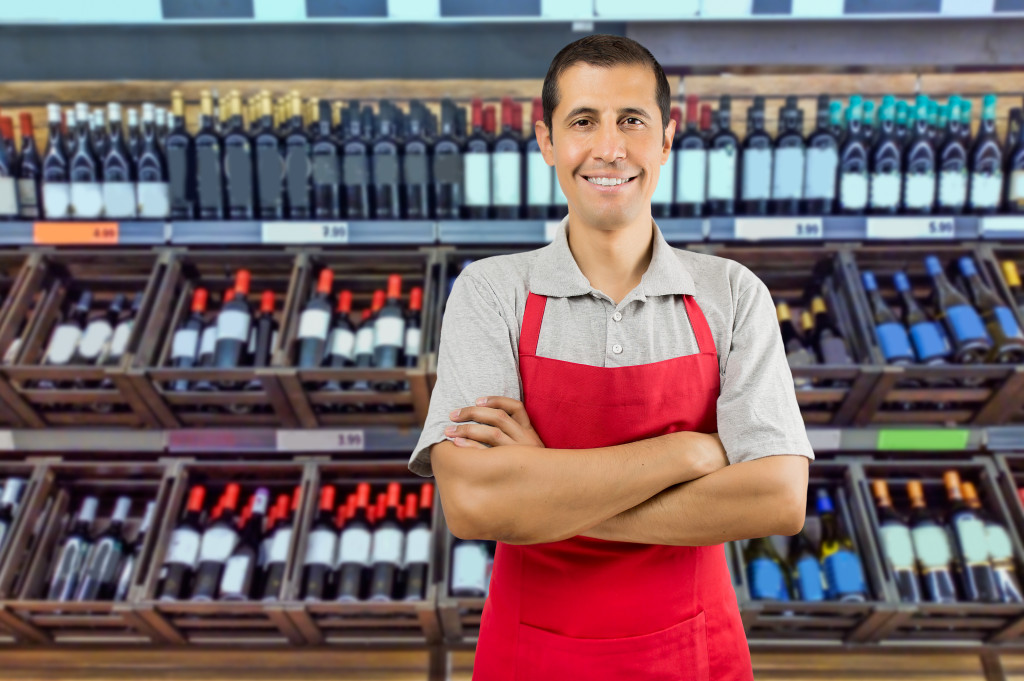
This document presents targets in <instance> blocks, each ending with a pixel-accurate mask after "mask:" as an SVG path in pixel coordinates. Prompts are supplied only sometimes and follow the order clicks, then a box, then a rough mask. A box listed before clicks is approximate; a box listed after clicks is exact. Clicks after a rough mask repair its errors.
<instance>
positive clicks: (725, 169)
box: [708, 146, 737, 201]
mask: <svg viewBox="0 0 1024 681" xmlns="http://www.w3.org/2000/svg"><path fill="white" fill-rule="evenodd" d="M736 157H737V153H736V149H735V148H734V147H732V146H728V147H723V148H721V149H712V150H711V151H710V152H708V199H710V200H714V201H730V200H732V199H735V198H736Z"/></svg>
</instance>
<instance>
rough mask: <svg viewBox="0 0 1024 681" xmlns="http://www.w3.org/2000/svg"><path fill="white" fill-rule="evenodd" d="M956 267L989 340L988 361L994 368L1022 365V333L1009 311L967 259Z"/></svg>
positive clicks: (1023, 344) (1023, 347) (966, 257)
mask: <svg viewBox="0 0 1024 681" xmlns="http://www.w3.org/2000/svg"><path fill="white" fill-rule="evenodd" d="M959 265H960V273H961V274H962V275H963V277H964V280H965V281H966V284H967V291H968V294H969V295H970V296H971V302H972V303H973V304H974V308H975V309H976V310H977V311H978V312H979V313H980V314H981V318H982V320H983V321H984V322H985V329H986V330H987V331H988V335H989V337H990V338H991V339H992V354H991V355H990V356H989V358H988V361H990V362H994V363H996V364H1021V363H1024V332H1022V331H1021V328H1020V325H1019V324H1017V318H1016V316H1015V315H1014V314H1013V311H1012V310H1011V309H1010V307H1009V306H1008V305H1006V303H1004V302H1003V300H1002V299H1001V298H1000V297H999V296H998V295H996V293H995V291H993V290H992V289H991V288H989V286H988V285H987V284H986V283H985V282H984V281H983V280H982V278H981V275H980V274H978V270H977V268H976V267H975V265H974V261H973V260H972V259H971V258H970V257H969V256H966V255H965V256H963V257H962V258H960V262H959Z"/></svg>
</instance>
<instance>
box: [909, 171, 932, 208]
mask: <svg viewBox="0 0 1024 681" xmlns="http://www.w3.org/2000/svg"><path fill="white" fill-rule="evenodd" d="M906 180H907V182H906V191H905V196H904V197H903V201H904V203H906V204H907V208H928V207H930V206H931V205H932V204H934V203H935V175H933V174H932V173H914V174H908V175H907V176H906Z"/></svg>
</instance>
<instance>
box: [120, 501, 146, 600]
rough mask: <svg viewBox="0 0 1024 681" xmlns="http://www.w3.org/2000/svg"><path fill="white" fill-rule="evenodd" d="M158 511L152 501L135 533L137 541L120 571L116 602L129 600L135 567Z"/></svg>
mask: <svg viewBox="0 0 1024 681" xmlns="http://www.w3.org/2000/svg"><path fill="white" fill-rule="evenodd" d="M155 509H156V502H155V501H150V502H149V503H148V504H146V513H145V515H143V516H142V523H140V524H139V529H138V531H137V532H136V533H135V539H134V540H132V543H131V545H130V546H128V547H127V548H126V549H125V558H124V561H123V562H122V563H121V568H120V570H119V571H118V573H119V574H118V578H117V588H116V589H115V591H114V600H115V601H123V600H125V599H126V598H128V591H129V590H130V588H131V585H132V578H133V577H135V566H136V565H138V563H139V555H140V554H141V553H142V544H143V543H144V542H145V541H146V534H147V533H148V532H149V529H150V527H152V525H153V512H154V510H155Z"/></svg>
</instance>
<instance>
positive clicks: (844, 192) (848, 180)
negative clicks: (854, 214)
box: [839, 173, 868, 210]
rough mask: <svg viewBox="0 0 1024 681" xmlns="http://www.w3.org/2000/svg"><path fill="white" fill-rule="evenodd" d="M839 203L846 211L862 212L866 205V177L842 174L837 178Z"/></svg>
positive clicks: (857, 174) (858, 174)
mask: <svg viewBox="0 0 1024 681" xmlns="http://www.w3.org/2000/svg"><path fill="white" fill-rule="evenodd" d="M839 202H840V203H841V204H842V206H843V208H845V209H847V210H864V209H865V208H866V207H867V205H868V177H867V175H866V174H864V173H843V174H842V176H841V177H840V178H839Z"/></svg>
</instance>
